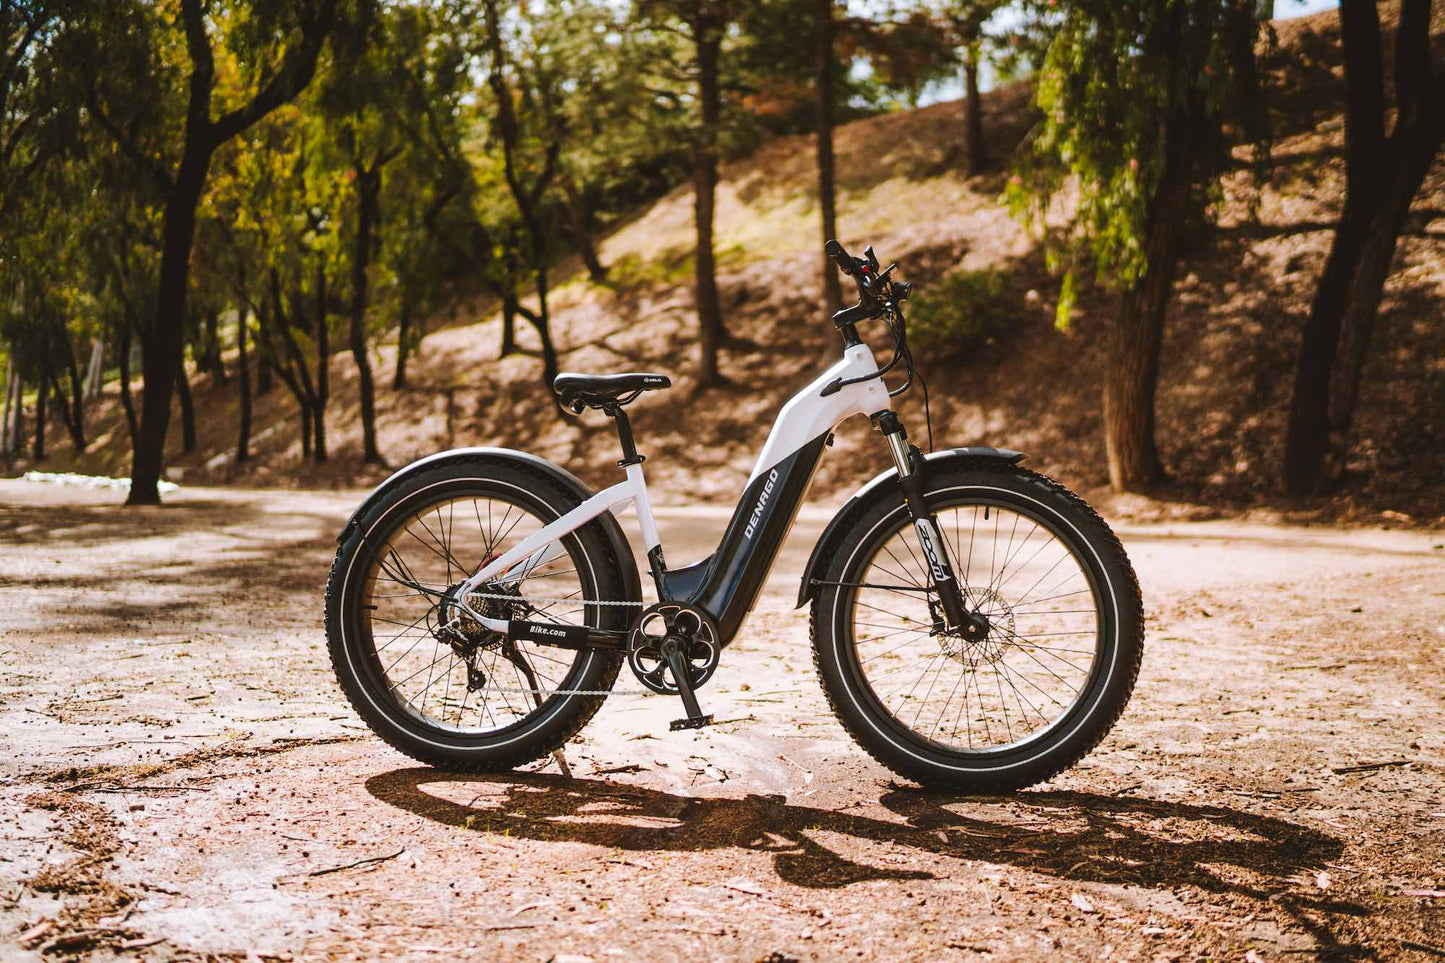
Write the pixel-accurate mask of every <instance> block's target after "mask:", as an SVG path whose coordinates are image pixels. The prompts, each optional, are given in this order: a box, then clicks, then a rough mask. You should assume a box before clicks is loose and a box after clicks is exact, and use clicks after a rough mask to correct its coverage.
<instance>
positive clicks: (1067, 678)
mask: <svg viewBox="0 0 1445 963" xmlns="http://www.w3.org/2000/svg"><path fill="white" fill-rule="evenodd" d="M926 500H927V503H928V507H929V510H930V511H931V512H933V513H934V515H935V517H936V518H937V519H938V523H939V529H940V531H941V533H942V534H943V537H944V541H945V542H946V543H947V550H948V553H949V558H950V560H951V561H952V563H953V568H954V571H955V572H956V573H957V574H958V577H959V581H960V584H961V586H962V588H963V592H964V600H965V603H966V604H967V605H968V607H969V608H970V610H972V611H976V612H977V613H978V614H980V615H982V616H983V617H984V618H985V619H986V620H987V622H988V632H987V634H986V636H985V637H984V638H982V639H977V640H973V639H965V638H963V637H962V634H961V633H959V632H955V631H951V630H949V629H947V628H946V626H945V625H944V619H943V613H942V610H941V606H940V605H939V603H938V596H937V593H936V592H935V591H934V590H933V587H932V583H931V581H930V579H929V578H928V574H927V569H926V567H925V565H924V564H923V562H922V559H923V553H922V551H921V548H920V546H919V545H918V542H917V534H916V532H915V531H914V529H913V526H912V523H911V519H910V516H909V514H908V510H907V508H906V506H905V505H904V504H903V500H902V497H901V495H890V496H887V497H884V498H881V499H879V500H878V501H877V502H876V503H875V504H873V505H872V506H871V507H870V508H868V509H867V510H865V511H863V512H862V513H861V515H860V517H859V519H858V520H857V522H856V523H855V524H854V526H853V527H852V529H851V530H850V531H849V532H848V533H847V535H846V536H845V537H844V538H843V541H842V544H841V545H840V546H839V550H838V551H837V552H836V554H835V556H834V561H833V564H832V565H831V567H830V570H829V571H828V573H827V574H826V575H825V577H824V581H825V582H828V583H835V584H827V585H824V586H822V587H821V589H820V591H819V593H818V595H817V597H816V599H815V601H814V604H813V636H814V655H815V658H816V661H817V665H818V672H819V677H820V679H821V680H822V683H823V687H824V689H825V691H826V692H827V695H828V698H829V700H830V702H831V703H832V705H833V708H834V710H835V711H836V712H837V714H838V716H839V718H840V719H841V720H842V721H843V723H844V725H845V726H846V727H847V728H848V730H849V732H850V733H851V734H852V735H853V737H854V738H855V739H856V740H857V741H858V742H859V744H860V745H862V746H863V748H865V749H866V750H868V752H869V753H870V754H872V755H873V756H874V758H876V759H877V760H878V761H879V762H881V763H883V764H884V765H886V766H888V767H889V768H890V769H893V770H894V771H895V772H898V773H899V774H901V775H903V776H906V777H908V778H911V779H915V780H917V781H919V782H921V783H924V784H925V785H929V786H940V787H954V788H964V789H973V790H980V791H986V790H1004V789H1015V788H1019V787H1022V786H1027V785H1030V784H1032V783H1035V782H1039V781H1041V780H1043V779H1047V778H1049V777H1050V776H1053V775H1055V774H1057V773H1058V772H1060V771H1061V770H1063V769H1065V768H1067V767H1068V766H1071V765H1073V764H1074V763H1075V762H1077V761H1078V760H1079V758H1080V757H1082V756H1083V755H1084V754H1085V753H1086V752H1088V751H1089V750H1090V749H1092V748H1093V747H1094V746H1095V745H1097V744H1098V742H1099V741H1100V740H1101V739H1102V738H1103V737H1104V736H1105V734H1107V733H1108V731H1109V729H1110V728H1111V727H1112V726H1113V724H1114V722H1115V721H1116V720H1117V719H1118V718H1119V715H1120V714H1121V713H1122V712H1123V710H1124V706H1125V705H1126V703H1127V702H1128V699H1129V695H1130V693H1131V692H1132V690H1133V686H1134V680H1135V678H1136V677H1137V675H1138V670H1139V664H1140V660H1141V658H1142V655H1143V622H1142V602H1141V600H1140V596H1139V588H1138V583H1137V580H1136V579H1135V576H1134V572H1133V569H1132V568H1131V567H1130V565H1129V561H1128V558H1127V557H1126V556H1125V555H1124V551H1123V548H1122V547H1121V546H1120V545H1119V542H1118V539H1117V538H1115V537H1114V534H1113V533H1112V532H1111V531H1110V530H1109V528H1108V526H1107V525H1106V524H1105V523H1104V521H1103V520H1102V519H1101V518H1099V516H1098V515H1097V514H1096V513H1095V512H1094V511H1093V510H1092V509H1091V508H1090V507H1089V506H1088V505H1087V504H1086V503H1085V502H1084V501H1083V500H1082V499H1080V498H1079V497H1078V496H1076V495H1074V494H1073V493H1072V492H1070V491H1068V490H1067V489H1065V488H1063V487H1062V486H1060V485H1058V484H1056V483H1054V482H1053V481H1051V480H1049V479H1048V478H1045V477H1044V476H1042V475H1039V474H1036V473H1034V472H1030V471H1027V470H1024V469H1021V468H1017V467H1015V466H1011V465H1007V466H1005V465H996V464H990V463H981V462H978V461H970V462H962V463H956V464H953V465H948V464H944V465H930V467H929V470H928V480H927V485H926Z"/></svg>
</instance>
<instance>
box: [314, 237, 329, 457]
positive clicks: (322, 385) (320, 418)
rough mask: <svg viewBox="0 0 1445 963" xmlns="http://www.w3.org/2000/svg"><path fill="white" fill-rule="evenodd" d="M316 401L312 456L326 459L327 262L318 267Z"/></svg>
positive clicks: (327, 395)
mask: <svg viewBox="0 0 1445 963" xmlns="http://www.w3.org/2000/svg"><path fill="white" fill-rule="evenodd" d="M315 340H316V403H315V404H314V405H312V408H311V415H312V419H313V420H314V422H315V447H314V448H313V449H312V456H313V457H314V458H315V459H316V461H317V462H318V463H320V462H323V461H325V460H326V402H327V399H328V398H329V397H330V395H331V332H330V329H329V328H328V326H327V323H326V263H325V261H324V260H323V261H322V262H321V263H320V264H318V265H317V267H316V335H315Z"/></svg>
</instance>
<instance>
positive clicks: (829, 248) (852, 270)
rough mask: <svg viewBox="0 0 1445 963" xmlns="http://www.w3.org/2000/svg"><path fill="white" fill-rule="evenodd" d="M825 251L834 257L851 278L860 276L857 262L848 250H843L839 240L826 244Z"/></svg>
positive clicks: (835, 261)
mask: <svg viewBox="0 0 1445 963" xmlns="http://www.w3.org/2000/svg"><path fill="white" fill-rule="evenodd" d="M823 253H824V254H826V255H828V256H829V257H830V258H832V259H833V261H834V263H835V264H837V265H838V267H839V268H840V269H841V270H842V272H843V273H844V274H846V275H848V276H849V277H850V278H856V277H857V276H858V264H857V262H856V261H854V260H853V258H852V256H851V255H849V253H848V252H847V251H845V250H843V245H841V244H839V243H838V242H837V241H829V242H828V243H826V244H824V245H823Z"/></svg>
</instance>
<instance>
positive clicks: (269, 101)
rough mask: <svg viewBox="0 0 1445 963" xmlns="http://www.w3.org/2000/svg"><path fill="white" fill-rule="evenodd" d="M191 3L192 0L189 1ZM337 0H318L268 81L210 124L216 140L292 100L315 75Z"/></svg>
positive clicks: (245, 126) (236, 133) (230, 134)
mask: <svg viewBox="0 0 1445 963" xmlns="http://www.w3.org/2000/svg"><path fill="white" fill-rule="evenodd" d="M190 2H194V0H190ZM336 4H337V0H320V8H319V9H317V10H316V11H315V13H314V15H312V16H310V17H303V18H302V21H301V41H300V42H299V43H297V44H294V45H292V46H291V47H288V48H287V50H286V53H285V55H284V56H283V58H282V61H281V68H280V69H279V70H277V71H276V74H275V76H273V77H272V78H271V81H270V83H268V84H267V85H266V86H265V87H263V88H262V89H261V90H260V91H259V92H258V93H257V94H256V96H255V97H252V98H251V100H250V101H249V102H248V103H246V104H244V105H242V106H240V107H237V108H236V109H235V110H233V111H231V112H230V113H228V114H226V115H224V116H223V117H221V119H219V120H217V121H216V122H215V123H214V124H212V127H211V129H212V133H213V135H214V138H215V143H217V144H220V143H223V142H225V141H228V140H230V139H231V138H232V137H235V136H236V135H238V134H240V133H241V132H242V131H244V130H246V128H248V127H250V126H251V125H252V124H254V123H256V121H258V120H260V119H261V118H262V117H265V116H266V115H267V114H269V113H270V112H271V111H273V110H275V109H276V108H277V107H280V106H281V105H282V104H284V103H287V102H289V101H291V100H293V99H295V97H296V95H297V94H299V93H301V91H302V90H304V89H306V85H307V84H309V83H311V78H312V77H313V76H314V75H315V74H316V61H317V58H318V57H320V56H321V48H322V46H323V45H324V44H325V43H326V38H327V36H329V35H330V33H331V30H332V28H333V27H334V26H335V23H336Z"/></svg>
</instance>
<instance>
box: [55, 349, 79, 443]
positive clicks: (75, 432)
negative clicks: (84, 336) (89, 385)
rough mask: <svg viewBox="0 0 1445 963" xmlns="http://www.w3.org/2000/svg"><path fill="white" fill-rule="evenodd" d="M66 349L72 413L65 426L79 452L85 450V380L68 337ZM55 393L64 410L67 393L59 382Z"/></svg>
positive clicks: (67, 417) (61, 408) (66, 418)
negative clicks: (65, 393)
mask: <svg viewBox="0 0 1445 963" xmlns="http://www.w3.org/2000/svg"><path fill="white" fill-rule="evenodd" d="M65 350H66V355H67V362H68V364H67V368H68V371H69V377H70V413H69V414H68V415H67V416H66V417H65V427H66V430H68V431H69V432H70V440H71V441H72V442H73V443H74V444H75V450H76V453H77V454H79V453H82V452H84V451H85V382H84V381H83V380H82V379H81V376H80V359H79V358H77V357H76V355H75V349H74V346H73V345H71V344H70V341H69V339H68V338H67V339H66V344H65ZM55 393H56V394H57V395H59V397H60V410H61V411H62V412H64V411H65V395H64V394H63V393H61V391H60V385H59V383H57V384H56V386H55Z"/></svg>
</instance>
